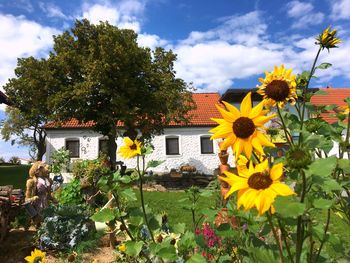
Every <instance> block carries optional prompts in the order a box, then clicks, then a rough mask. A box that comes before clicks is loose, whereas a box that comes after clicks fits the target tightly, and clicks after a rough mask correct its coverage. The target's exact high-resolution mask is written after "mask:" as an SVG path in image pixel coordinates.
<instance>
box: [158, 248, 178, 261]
mask: <svg viewBox="0 0 350 263" xmlns="http://www.w3.org/2000/svg"><path fill="white" fill-rule="evenodd" d="M157 254H158V255H159V256H160V257H161V258H164V259H168V260H176V259H177V255H176V249H175V247H174V246H172V245H168V246H167V247H163V248H161V249H160V250H159V251H158V253H157Z"/></svg>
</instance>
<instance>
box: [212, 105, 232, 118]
mask: <svg viewBox="0 0 350 263" xmlns="http://www.w3.org/2000/svg"><path fill="white" fill-rule="evenodd" d="M215 106H216V108H217V109H218V111H219V112H220V113H221V115H222V117H224V119H225V120H226V121H229V122H234V121H235V120H236V119H237V118H235V116H234V115H233V114H232V113H231V112H229V111H227V110H225V109H223V108H222V107H220V106H219V105H217V104H216V105H215Z"/></svg>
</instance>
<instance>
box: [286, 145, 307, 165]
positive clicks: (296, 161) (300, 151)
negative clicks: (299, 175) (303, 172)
mask: <svg viewBox="0 0 350 263" xmlns="http://www.w3.org/2000/svg"><path fill="white" fill-rule="evenodd" d="M286 161H287V165H288V166H289V167H290V168H293V169H301V168H306V167H307V166H308V165H309V164H310V163H311V162H312V156H311V153H310V152H309V151H308V150H307V149H305V148H303V147H302V146H299V145H296V146H293V147H292V148H290V149H289V150H288V151H287V152H286Z"/></svg>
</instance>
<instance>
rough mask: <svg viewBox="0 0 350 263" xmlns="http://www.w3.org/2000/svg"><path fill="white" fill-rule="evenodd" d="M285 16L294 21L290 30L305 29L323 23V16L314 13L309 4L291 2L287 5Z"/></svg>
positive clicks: (312, 7)
mask: <svg viewBox="0 0 350 263" xmlns="http://www.w3.org/2000/svg"><path fill="white" fill-rule="evenodd" d="M287 10H288V11H287V15H288V16H289V17H291V18H293V19H294V22H293V24H292V28H306V27H308V26H310V25H318V24H321V23H322V22H323V19H324V14H323V13H321V12H314V6H313V5H312V4H311V3H304V2H300V1H297V0H293V1H291V2H289V3H287Z"/></svg>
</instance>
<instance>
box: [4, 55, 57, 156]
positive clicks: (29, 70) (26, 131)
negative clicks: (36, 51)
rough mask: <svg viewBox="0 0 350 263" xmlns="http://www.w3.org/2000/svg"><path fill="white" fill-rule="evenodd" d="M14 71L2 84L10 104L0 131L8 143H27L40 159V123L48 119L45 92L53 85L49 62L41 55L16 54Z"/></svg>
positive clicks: (42, 150)
mask: <svg viewBox="0 0 350 263" xmlns="http://www.w3.org/2000/svg"><path fill="white" fill-rule="evenodd" d="M15 75H16V77H14V78H11V79H9V81H8V82H7V84H6V85H5V86H4V89H5V91H6V94H7V96H8V100H9V101H10V102H11V106H8V107H7V108H6V119H5V120H3V121H2V122H1V124H0V126H1V128H2V129H1V135H2V138H3V139H4V140H5V141H9V140H11V143H12V144H13V143H18V144H21V145H27V146H30V148H31V149H32V150H33V151H34V152H36V156H35V158H36V159H37V160H42V157H43V155H44V154H45V150H46V146H45V138H46V132H45V129H44V128H43V125H44V124H45V123H46V122H47V121H48V120H49V116H50V110H49V108H48V96H49V95H50V87H51V86H52V85H54V79H53V78H52V74H51V70H50V66H49V63H48V61H47V60H45V59H36V58H33V57H28V58H20V59H18V61H17V67H16V69H15ZM13 138H15V139H13Z"/></svg>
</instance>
